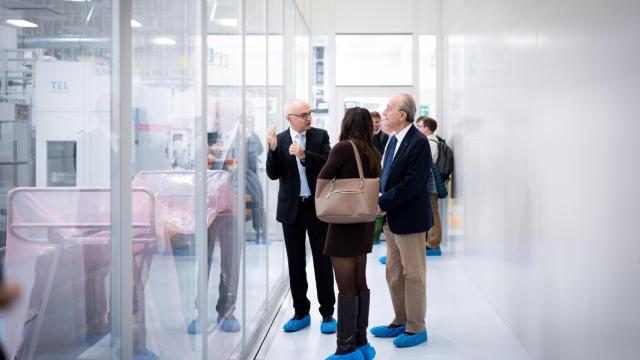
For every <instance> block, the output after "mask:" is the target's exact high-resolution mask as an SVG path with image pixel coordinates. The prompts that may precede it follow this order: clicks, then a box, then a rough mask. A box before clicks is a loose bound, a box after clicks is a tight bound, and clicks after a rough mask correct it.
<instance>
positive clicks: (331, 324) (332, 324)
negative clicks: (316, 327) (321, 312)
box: [320, 319, 338, 334]
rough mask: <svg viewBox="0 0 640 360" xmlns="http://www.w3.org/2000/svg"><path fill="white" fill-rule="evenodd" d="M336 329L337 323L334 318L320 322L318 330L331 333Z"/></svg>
mask: <svg viewBox="0 0 640 360" xmlns="http://www.w3.org/2000/svg"><path fill="white" fill-rule="evenodd" d="M336 331H338V323H337V322H336V320H335V319H333V320H331V321H323V322H321V323H320V332H321V333H323V334H333V333H335V332H336Z"/></svg>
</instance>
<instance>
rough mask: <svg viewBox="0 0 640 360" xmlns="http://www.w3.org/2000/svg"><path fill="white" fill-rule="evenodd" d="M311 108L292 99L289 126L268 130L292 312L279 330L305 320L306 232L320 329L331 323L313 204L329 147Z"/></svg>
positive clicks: (327, 274) (329, 271)
mask: <svg viewBox="0 0 640 360" xmlns="http://www.w3.org/2000/svg"><path fill="white" fill-rule="evenodd" d="M311 113H312V111H311V109H310V108H309V104H307V103H306V102H304V101H300V100H294V101H292V102H290V103H289V104H287V106H286V107H285V116H286V119H287V121H288V122H289V125H290V127H289V128H288V129H287V130H285V131H283V132H281V133H280V134H278V135H276V129H275V126H274V127H272V128H270V129H269V130H268V132H267V142H268V143H269V152H268V153H267V175H268V176H269V178H270V179H271V180H279V182H280V189H279V190H278V210H277V212H276V220H277V221H278V222H280V223H281V224H282V230H283V233H284V244H285V248H286V249H287V260H288V262H289V282H290V285H291V296H292V297H293V307H294V309H295V315H294V316H293V318H292V319H291V320H289V321H288V322H287V323H286V324H285V325H284V330H285V331H286V332H295V331H298V330H301V329H303V328H305V327H307V326H309V325H310V323H311V317H310V316H309V310H310V307H311V303H310V302H309V299H308V298H307V288H308V284H307V273H306V270H305V269H306V254H305V251H306V250H305V243H306V239H305V237H306V236H305V235H306V234H307V233H308V234H309V242H310V244H311V255H312V257H313V270H314V273H315V277H316V290H317V294H318V302H320V314H321V315H322V323H321V324H320V331H321V332H323V333H334V332H336V326H337V324H336V321H335V319H334V318H333V311H334V305H335V302H336V298H335V293H334V290H333V268H332V267H331V259H330V258H329V257H328V256H325V255H324V253H323V251H324V243H325V239H326V237H327V224H326V223H324V222H322V221H320V219H318V216H317V215H316V209H315V203H314V194H315V190H316V179H317V177H318V173H320V170H321V169H322V167H323V166H324V164H325V162H326V161H327V158H328V157H329V152H330V151H331V147H330V145H329V134H328V133H327V132H326V131H325V130H322V129H318V128H313V127H311Z"/></svg>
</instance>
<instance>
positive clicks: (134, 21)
mask: <svg viewBox="0 0 640 360" xmlns="http://www.w3.org/2000/svg"><path fill="white" fill-rule="evenodd" d="M131 27H135V28H139V27H142V24H140V22H139V21H137V20H133V19H131Z"/></svg>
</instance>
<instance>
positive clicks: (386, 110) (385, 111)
mask: <svg viewBox="0 0 640 360" xmlns="http://www.w3.org/2000/svg"><path fill="white" fill-rule="evenodd" d="M392 111H404V110H402V109H392V108H390V107H389V105H387V107H386V108H385V109H384V111H383V112H382V114H383V115H384V114H388V113H390V112H392ZM404 112H405V113H406V111H404Z"/></svg>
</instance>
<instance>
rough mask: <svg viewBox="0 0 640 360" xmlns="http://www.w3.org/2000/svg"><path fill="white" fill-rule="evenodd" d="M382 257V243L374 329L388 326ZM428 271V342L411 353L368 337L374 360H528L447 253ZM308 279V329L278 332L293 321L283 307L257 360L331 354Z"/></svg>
mask: <svg viewBox="0 0 640 360" xmlns="http://www.w3.org/2000/svg"><path fill="white" fill-rule="evenodd" d="M385 252H386V245H385V243H384V242H383V243H382V245H377V246H375V247H374V251H373V253H372V254H370V255H369V261H368V264H367V280H368V285H369V288H370V289H371V314H370V325H372V326H376V325H383V324H388V323H390V322H391V320H392V310H391V309H392V308H391V299H390V297H389V292H388V290H387V285H386V281H385V275H384V266H383V265H381V264H380V263H379V262H378V258H379V257H380V256H381V255H384V254H385ZM308 265H309V266H311V264H308ZM427 268H428V280H427V281H428V282H427V292H428V309H427V330H428V334H429V341H428V342H427V343H426V344H422V345H420V346H417V347H414V348H409V349H398V348H395V347H394V346H393V343H392V340H391V339H377V338H372V337H370V338H369V341H370V342H371V343H372V345H373V346H374V347H375V349H376V351H377V353H378V355H377V357H376V358H377V359H402V360H412V359H433V360H436V359H448V360H451V359H461V360H475V359H491V360H499V359H504V360H520V359H530V356H529V355H528V354H527V352H526V351H525V349H524V348H523V347H522V346H521V345H520V343H519V342H518V341H517V339H516V338H515V337H514V336H513V334H512V333H511V331H510V330H509V328H507V326H506V325H505V324H504V323H503V322H502V320H501V319H500V317H499V316H498V315H497V314H496V313H495V312H494V311H493V309H492V307H491V306H490V305H489V304H488V303H487V301H486V300H485V298H484V297H483V296H482V294H481V293H480V292H479V291H478V290H477V288H476V287H475V286H474V284H473V283H472V282H471V281H470V280H469V278H468V277H467V275H466V273H465V272H464V271H463V269H462V268H461V267H460V266H459V264H458V262H457V261H456V259H455V258H454V257H453V256H447V254H446V249H445V253H444V254H443V256H442V257H429V258H428V261H427ZM307 274H308V275H309V279H310V284H309V290H310V291H309V293H308V296H309V299H310V300H311V302H312V309H313V310H312V322H311V327H310V328H307V329H304V330H302V331H300V332H297V333H292V334H286V333H284V331H282V324H283V323H284V322H285V321H286V320H288V319H289V318H290V317H291V316H292V315H293V309H292V308H291V301H290V300H288V301H286V302H285V305H284V306H285V307H284V309H285V311H286V313H285V314H281V316H280V317H279V318H278V319H279V324H275V325H274V327H273V329H272V331H275V335H274V337H273V338H272V341H267V342H266V343H265V347H263V350H262V351H261V353H260V354H259V356H258V359H269V360H276V359H305V360H306V359H310V360H311V359H324V358H325V357H326V356H328V355H330V354H331V353H332V352H333V351H334V350H335V335H322V334H321V333H320V329H319V326H320V315H319V314H318V312H317V308H318V305H317V300H316V295H315V285H314V283H313V275H312V274H313V271H312V268H309V269H307ZM336 291H337V290H336ZM289 298H290V296H289Z"/></svg>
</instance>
